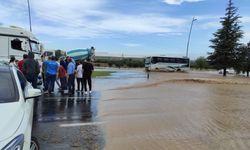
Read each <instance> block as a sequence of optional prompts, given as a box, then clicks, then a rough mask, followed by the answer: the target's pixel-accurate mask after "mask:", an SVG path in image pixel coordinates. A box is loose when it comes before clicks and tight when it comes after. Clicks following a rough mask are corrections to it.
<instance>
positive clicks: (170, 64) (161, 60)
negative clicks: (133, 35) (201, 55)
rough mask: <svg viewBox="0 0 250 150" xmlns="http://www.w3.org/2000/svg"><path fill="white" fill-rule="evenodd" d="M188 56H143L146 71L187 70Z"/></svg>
mask: <svg viewBox="0 0 250 150" xmlns="http://www.w3.org/2000/svg"><path fill="white" fill-rule="evenodd" d="M189 62H190V61H189V58H181V57H164V56H151V57H146V58H145V69H146V70H147V71H183V72H185V71H189V69H190V63H189Z"/></svg>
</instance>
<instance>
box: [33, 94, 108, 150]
mask: <svg viewBox="0 0 250 150" xmlns="http://www.w3.org/2000/svg"><path fill="white" fill-rule="evenodd" d="M99 97H100V92H96V91H94V92H93V93H92V94H91V95H90V94H88V95H84V94H81V93H76V94H75V95H71V96H68V95H65V94H61V93H55V94H51V95H43V96H42V97H40V98H39V99H38V100H37V101H36V103H35V108H34V119H33V136H35V137H36V138H37V139H38V141H39V144H40V148H41V149H42V150H43V149H44V150H56V149H86V150H88V149H89V150H95V149H103V148H104V145H105V138H104V133H103V130H102V129H101V127H100V124H99V123H98V119H97V118H96V116H97V102H98V100H99Z"/></svg>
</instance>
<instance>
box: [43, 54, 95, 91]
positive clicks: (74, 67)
mask: <svg viewBox="0 0 250 150" xmlns="http://www.w3.org/2000/svg"><path fill="white" fill-rule="evenodd" d="M93 70H94V67H93V65H92V63H91V61H90V59H87V60H80V61H79V62H78V63H75V61H74V60H73V59H72V58H70V57H66V59H65V60H64V59H60V61H59V62H58V61H57V59H56V57H55V56H52V57H49V59H48V60H47V61H44V62H43V65H42V75H43V80H44V91H45V92H47V91H48V92H49V93H52V92H53V91H54V85H55V82H56V81H57V78H59V79H60V83H61V85H60V91H62V92H63V91H65V90H67V89H68V93H69V94H74V92H75V79H76V80H77V92H80V91H81V92H84V93H85V94H87V91H88V90H87V84H88V85H89V93H91V92H92V82H91V74H92V71H93ZM80 86H81V90H80Z"/></svg>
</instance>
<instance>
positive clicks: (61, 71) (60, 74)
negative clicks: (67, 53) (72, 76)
mask: <svg viewBox="0 0 250 150" xmlns="http://www.w3.org/2000/svg"><path fill="white" fill-rule="evenodd" d="M63 65H64V62H63V60H61V61H60V67H59V71H58V78H60V82H61V90H67V72H66V70H65V69H64V67H63Z"/></svg>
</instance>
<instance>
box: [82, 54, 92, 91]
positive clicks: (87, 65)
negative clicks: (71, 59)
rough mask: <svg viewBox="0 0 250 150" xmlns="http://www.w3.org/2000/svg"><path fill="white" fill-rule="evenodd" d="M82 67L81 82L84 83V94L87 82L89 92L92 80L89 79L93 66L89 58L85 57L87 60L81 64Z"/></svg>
mask: <svg viewBox="0 0 250 150" xmlns="http://www.w3.org/2000/svg"><path fill="white" fill-rule="evenodd" d="M82 69H83V83H84V88H85V94H87V82H88V85H89V94H91V90H92V81H91V75H92V72H93V70H94V67H93V65H92V63H91V62H90V59H89V58H88V59H87V62H84V63H83V65H82Z"/></svg>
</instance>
